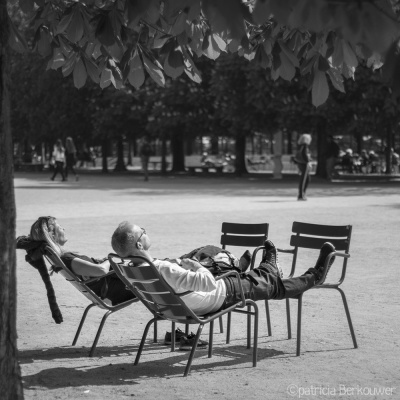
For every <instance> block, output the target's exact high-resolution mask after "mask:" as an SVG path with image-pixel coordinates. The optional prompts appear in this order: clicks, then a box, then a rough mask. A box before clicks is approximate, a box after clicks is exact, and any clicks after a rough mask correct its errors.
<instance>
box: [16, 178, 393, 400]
mask: <svg viewBox="0 0 400 400" xmlns="http://www.w3.org/2000/svg"><path fill="white" fill-rule="evenodd" d="M296 187H297V182H296V180H295V179H291V178H287V179H286V178H285V179H284V180H283V181H274V180H272V179H266V178H263V177H261V176H260V177H251V178H248V177H247V178H233V177H219V178H211V179H206V178H204V177H190V178H189V177H187V176H177V177H166V178H163V177H151V179H150V181H149V182H144V181H143V180H142V178H141V177H140V176H139V175H125V176H123V175H121V176H115V175H112V174H110V175H109V176H102V175H100V174H97V173H95V174H87V175H81V179H80V181H78V182H70V181H68V182H63V183H61V182H52V181H50V180H49V179H48V176H47V175H44V174H33V173H31V174H29V173H25V174H24V173H17V174H16V176H15V188H16V201H17V234H18V235H23V234H27V233H28V232H29V228H30V225H31V224H32V223H33V222H34V220H35V219H36V218H37V217H38V216H40V215H54V216H56V217H57V218H58V220H59V222H60V223H61V224H62V225H63V226H64V228H65V229H66V231H67V235H68V237H69V242H68V246H67V247H68V248H69V249H71V250H77V251H80V252H81V253H83V254H87V255H90V256H98V257H100V256H105V255H107V254H108V253H109V252H110V251H111V246H110V236H111V234H112V232H113V230H114V229H115V227H116V226H117V224H118V223H119V222H120V221H122V220H130V221H132V222H134V223H136V224H138V225H140V226H143V227H145V228H146V230H147V232H148V234H149V235H150V237H151V238H152V243H153V245H152V255H153V256H155V257H160V258H163V257H167V256H171V257H173V256H179V255H181V254H183V253H185V252H187V251H188V250H191V249H193V248H196V247H198V246H200V245H203V244H218V243H219V240H220V228H221V223H222V222H223V221H229V222H246V223H256V222H268V223H269V224H270V232H269V237H270V239H271V240H272V241H274V243H275V244H276V245H277V246H279V247H287V246H288V245H289V238H290V232H291V225H292V222H293V221H303V222H311V223H322V224H323V223H325V224H335V225H340V224H343V225H344V224H352V225H353V238H352V243H351V251H350V252H351V259H350V260H349V266H348V274H347V277H346V280H345V282H344V284H343V286H342V287H343V289H344V291H345V293H346V295H347V298H348V302H349V307H350V312H351V315H352V319H353V324H354V327H355V332H356V336H357V340H358V345H359V348H358V349H354V348H353V345H352V340H351V336H350V332H349V329H348V326H347V322H346V316H345V313H344V309H343V306H342V304H341V299H340V296H339V294H338V293H337V292H333V293H330V291H328V293H326V292H324V293H321V292H322V291H320V290H315V291H311V292H309V293H307V294H306V295H304V300H303V307H304V308H303V332H302V355H301V357H296V340H295V336H296V335H295V329H293V330H294V332H293V337H294V338H293V339H291V340H288V339H287V330H286V317H285V304H284V302H279V301H277V302H270V309H271V315H272V336H271V337H269V336H268V335H267V329H266V320H265V315H264V305H263V304H260V305H259V306H260V328H259V355H258V365H257V367H256V368H253V367H252V366H251V365H252V364H251V350H247V349H246V347H245V342H246V340H245V336H246V328H245V327H246V326H245V317H244V316H241V315H239V314H236V315H234V316H233V332H232V341H231V343H230V344H229V345H226V344H225V342H224V335H223V334H221V333H216V334H215V335H214V341H215V345H214V355H213V357H212V358H211V359H209V358H207V352H206V351H204V350H202V351H198V352H197V353H196V357H195V359H194V361H193V367H192V372H191V375H190V376H189V377H188V378H183V377H182V374H183V370H184V366H185V364H186V360H187V357H188V353H187V352H182V351H177V352H175V353H171V352H170V349H168V347H166V346H164V345H163V337H164V334H165V331H166V330H170V325H169V324H167V323H166V322H163V323H160V325H159V335H158V336H159V343H157V344H154V343H152V342H150V341H149V342H148V343H147V344H146V346H145V349H144V352H143V354H142V358H141V361H140V364H139V365H138V366H134V365H133V361H134V357H135V354H136V350H137V347H138V344H139V341H140V338H141V334H142V332H143V329H144V325H145V324H146V322H147V321H148V320H149V319H150V318H149V317H150V314H149V312H148V311H147V310H146V309H145V308H144V307H143V306H142V305H140V304H134V305H133V306H131V307H128V308H127V309H124V310H122V311H120V312H118V313H116V314H114V315H112V316H110V318H109V319H108V320H107V323H106V325H105V327H104V330H103V333H102V336H101V338H100V341H99V344H98V349H97V352H96V354H95V356H94V357H92V358H89V357H88V351H89V348H90V346H91V343H92V341H93V339H94V336H95V332H96V329H97V326H98V324H99V323H100V320H101V316H102V312H101V310H97V309H96V310H93V311H91V312H90V313H89V315H88V318H87V322H86V324H85V326H84V328H83V330H82V333H81V337H80V338H79V341H78V344H77V346H75V347H72V346H70V344H71V343H72V339H73V337H74V334H75V330H76V328H77V325H78V323H79V319H80V317H81V315H82V312H83V310H84V308H85V307H86V306H87V305H88V302H87V300H86V299H85V298H84V297H83V296H82V295H80V294H79V293H78V292H77V291H76V290H75V289H74V288H73V287H72V286H71V285H70V284H69V283H68V282H66V281H65V280H64V279H63V278H62V277H60V276H55V277H54V278H53V285H54V288H55V291H56V295H57V299H58V303H59V306H60V308H61V311H62V313H63V316H64V323H62V324H60V325H56V324H55V323H54V322H53V320H52V318H51V314H50V311H49V308H48V305H47V298H46V294H45V290H44V285H43V283H42V282H41V279H40V276H39V274H38V273H37V272H36V271H35V270H34V269H33V268H32V267H30V266H29V265H28V264H27V263H26V262H25V260H24V254H23V252H21V251H18V254H17V257H18V258H17V268H18V336H19V339H18V346H19V350H20V363H21V368H22V374H23V381H24V388H25V397H26V398H27V399H40V400H42V399H81V398H85V399H86V398H87V399H110V398H114V399H125V398H132V397H139V398H141V399H154V398H164V399H176V400H178V399H190V400H192V399H194V398H196V399H203V398H204V399H206V398H207V399H209V398H211V397H212V398H215V399H243V398H246V399H253V398H254V399H264V398H265V399H267V398H271V399H291V398H303V399H324V398H340V399H399V398H400V382H399V370H400V361H399V359H400V357H399V356H400V351H399V334H398V332H399V328H400V326H399V325H400V320H399V314H400V313H399V311H400V309H399V303H400V301H399V289H398V282H399V280H400V269H399V261H398V253H399V250H400V246H399V244H398V243H399V211H400V196H399V189H400V183H399V182H391V183H387V182H381V183H379V182H358V183H357V182H337V183H333V184H332V183H325V182H323V181H318V180H317V179H314V180H313V182H312V183H311V186H310V189H309V201H307V202H297V201H296V198H297V196H296ZM231 250H232V251H233V252H234V253H235V254H237V255H240V254H242V252H243V251H244V250H245V249H241V248H237V249H231ZM315 259H316V254H315V253H312V252H304V253H303V254H301V262H300V265H299V269H298V272H299V273H301V272H302V271H304V270H305V269H307V268H308V267H309V266H310V265H311V264H312V263H313V262H314V261H315ZM280 261H281V264H282V265H283V269H284V272H286V273H288V272H289V266H290V260H289V259H288V258H286V259H285V258H284V257H283V256H282V257H280ZM334 266H335V264H334ZM334 266H333V267H332V269H331V272H330V275H332V277H335V274H336V273H338V270H335V268H334ZM291 304H292V325H293V327H295V326H296V303H295V302H294V301H292V303H291ZM193 330H194V329H193ZM203 332H204V334H203V336H202V338H203V339H205V340H207V333H208V329H207V328H205V329H204V331H203Z"/></svg>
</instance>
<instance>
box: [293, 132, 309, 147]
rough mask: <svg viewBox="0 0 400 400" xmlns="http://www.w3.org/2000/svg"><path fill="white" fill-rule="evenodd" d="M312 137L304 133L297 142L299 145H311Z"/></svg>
mask: <svg viewBox="0 0 400 400" xmlns="http://www.w3.org/2000/svg"><path fill="white" fill-rule="evenodd" d="M311 139H312V137H311V135H310V134H309V133H303V134H302V135H301V136H300V137H299V140H298V142H297V144H307V145H309V144H310V143H311Z"/></svg>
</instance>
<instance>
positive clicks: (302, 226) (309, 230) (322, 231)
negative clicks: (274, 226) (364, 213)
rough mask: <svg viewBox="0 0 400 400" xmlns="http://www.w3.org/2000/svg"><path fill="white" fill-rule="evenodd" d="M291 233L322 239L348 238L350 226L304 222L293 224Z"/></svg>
mask: <svg viewBox="0 0 400 400" xmlns="http://www.w3.org/2000/svg"><path fill="white" fill-rule="evenodd" d="M292 232H293V233H300V234H302V235H311V236H322V237H331V238H334V237H342V238H343V237H348V236H349V235H350V233H351V226H350V225H344V226H341V225H317V224H307V223H304V222H293V226H292Z"/></svg>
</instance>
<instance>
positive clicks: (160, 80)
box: [142, 53, 165, 87]
mask: <svg viewBox="0 0 400 400" xmlns="http://www.w3.org/2000/svg"><path fill="white" fill-rule="evenodd" d="M142 58H143V64H144V67H145V68H146V71H147V72H148V73H149V75H150V77H151V78H152V79H153V80H154V82H156V83H157V84H158V85H160V86H162V87H164V85H165V77H164V74H163V72H162V70H161V68H159V67H158V66H157V65H155V64H153V63H152V62H151V61H150V60H149V59H148V58H147V57H146V56H145V55H144V54H143V53H142Z"/></svg>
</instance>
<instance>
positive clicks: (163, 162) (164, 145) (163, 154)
mask: <svg viewBox="0 0 400 400" xmlns="http://www.w3.org/2000/svg"><path fill="white" fill-rule="evenodd" d="M161 172H162V173H163V174H166V173H167V138H166V135H165V133H162V136H161Z"/></svg>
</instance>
